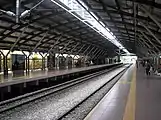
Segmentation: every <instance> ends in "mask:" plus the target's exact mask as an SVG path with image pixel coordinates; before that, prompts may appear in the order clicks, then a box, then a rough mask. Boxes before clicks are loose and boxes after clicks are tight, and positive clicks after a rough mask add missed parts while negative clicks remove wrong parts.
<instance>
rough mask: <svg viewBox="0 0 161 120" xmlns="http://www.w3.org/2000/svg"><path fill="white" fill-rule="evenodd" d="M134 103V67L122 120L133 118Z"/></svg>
mask: <svg viewBox="0 0 161 120" xmlns="http://www.w3.org/2000/svg"><path fill="white" fill-rule="evenodd" d="M135 104H136V68H134V72H133V76H132V82H131V85H130V91H129V95H128V100H127V104H126V108H125V113H124V116H123V120H135Z"/></svg>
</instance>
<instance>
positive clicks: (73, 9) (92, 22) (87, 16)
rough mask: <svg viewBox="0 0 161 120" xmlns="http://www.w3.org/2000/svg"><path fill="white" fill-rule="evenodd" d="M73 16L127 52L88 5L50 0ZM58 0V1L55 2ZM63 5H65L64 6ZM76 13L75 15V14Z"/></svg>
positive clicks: (62, 0)
mask: <svg viewBox="0 0 161 120" xmlns="http://www.w3.org/2000/svg"><path fill="white" fill-rule="evenodd" d="M51 1H52V2H54V3H55V4H57V5H58V6H60V7H61V8H63V9H64V10H66V11H67V12H69V13H70V14H72V15H73V16H74V17H76V18H77V19H79V20H80V21H82V22H83V23H85V24H86V25H88V26H89V27H91V28H92V29H94V30H95V31H96V32H97V33H99V34H100V35H102V36H103V37H105V38H106V39H108V40H109V41H111V42H112V43H113V44H114V45H116V46H117V47H118V48H119V49H122V50H123V51H124V52H126V53H127V52H128V51H127V50H126V49H125V48H124V47H123V46H122V44H121V43H120V42H119V41H118V40H117V39H116V36H114V35H113V33H112V32H110V30H109V29H108V28H107V27H106V26H105V24H104V23H103V22H102V21H99V20H98V18H97V16H96V15H95V14H94V13H93V12H91V11H89V10H88V7H87V6H86V5H85V4H84V3H83V2H82V1H77V0H51ZM56 1H59V2H61V3H62V4H63V5H61V4H60V3H58V2H56ZM64 5H65V6H66V7H64ZM76 14H77V15H76Z"/></svg>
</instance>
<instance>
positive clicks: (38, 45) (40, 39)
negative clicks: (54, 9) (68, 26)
mask: <svg viewBox="0 0 161 120" xmlns="http://www.w3.org/2000/svg"><path fill="white" fill-rule="evenodd" d="M48 32H49V30H48V31H46V33H45V34H44V35H43V36H42V38H41V39H40V40H39V42H38V43H37V44H36V46H35V47H34V48H33V50H32V52H34V51H35V50H36V49H37V48H38V46H39V45H40V44H41V42H42V41H43V40H44V38H45V37H46V36H47V34H48Z"/></svg>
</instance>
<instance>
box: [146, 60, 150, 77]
mask: <svg viewBox="0 0 161 120" xmlns="http://www.w3.org/2000/svg"><path fill="white" fill-rule="evenodd" d="M150 67H151V65H150V63H149V61H147V64H146V69H145V71H146V75H150Z"/></svg>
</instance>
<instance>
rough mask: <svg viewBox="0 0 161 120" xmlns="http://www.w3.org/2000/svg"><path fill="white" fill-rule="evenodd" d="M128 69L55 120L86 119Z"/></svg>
mask: <svg viewBox="0 0 161 120" xmlns="http://www.w3.org/2000/svg"><path fill="white" fill-rule="evenodd" d="M129 67H130V66H128V67H126V68H125V69H124V70H122V71H121V72H119V73H118V74H117V75H116V76H114V77H113V78H112V79H110V80H109V81H108V82H106V83H105V84H103V85H102V86H101V87H99V88H98V89H97V90H95V91H94V92H93V93H92V94H90V95H89V96H87V97H86V98H85V99H83V100H82V101H81V102H79V103H78V104H77V105H75V106H74V107H72V108H71V109H70V110H69V111H67V112H66V113H64V114H63V115H62V116H61V117H59V118H58V119H57V120H79V119H80V120H83V119H84V118H85V117H86V115H87V114H88V113H89V112H90V111H91V110H92V109H93V108H94V107H95V105H96V104H97V103H98V102H99V101H100V100H101V99H102V98H103V97H104V95H106V94H107V92H108V91H109V90H110V89H111V88H112V87H113V86H114V85H115V83H116V82H117V81H118V80H119V79H120V78H121V77H122V75H123V74H124V73H125V72H126V70H127V69H128V68H129ZM114 79H115V80H114ZM110 83H111V84H110ZM109 84H110V86H109ZM102 89H104V90H102ZM101 90H102V91H101ZM100 91H101V92H100ZM99 92H100V93H99ZM99 94H101V95H99ZM95 96H97V97H98V96H99V98H97V99H96V100H95V98H94V97H95ZM93 101H94V102H93ZM91 102H93V104H92V105H90V106H88V104H89V103H91ZM87 106H88V107H87ZM84 109H88V110H85V111H84ZM82 112H84V113H82Z"/></svg>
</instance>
